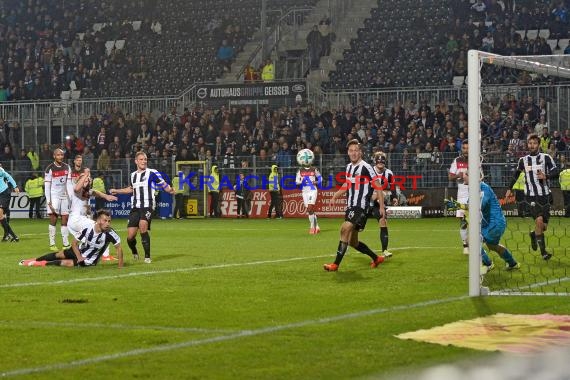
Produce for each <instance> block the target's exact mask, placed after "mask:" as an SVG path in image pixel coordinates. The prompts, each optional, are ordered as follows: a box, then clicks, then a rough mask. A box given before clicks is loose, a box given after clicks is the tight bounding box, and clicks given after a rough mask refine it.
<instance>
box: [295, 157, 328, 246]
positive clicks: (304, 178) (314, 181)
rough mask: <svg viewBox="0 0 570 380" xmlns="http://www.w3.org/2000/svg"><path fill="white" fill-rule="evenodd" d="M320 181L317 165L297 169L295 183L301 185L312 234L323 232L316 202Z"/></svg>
mask: <svg viewBox="0 0 570 380" xmlns="http://www.w3.org/2000/svg"><path fill="white" fill-rule="evenodd" d="M320 181H322V178H321V173H320V172H319V169H317V168H316V167H315V166H312V165H311V166H308V167H301V168H299V170H297V176H296V178H295V183H296V184H297V186H301V194H302V195H303V204H304V205H305V207H306V208H307V213H308V214H309V234H311V235H316V234H318V233H319V232H321V229H320V227H319V222H318V219H317V214H315V204H316V203H317V196H318V193H319V191H318V187H317V185H318V183H319V182H320Z"/></svg>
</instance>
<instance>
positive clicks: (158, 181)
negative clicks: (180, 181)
mask: <svg viewBox="0 0 570 380" xmlns="http://www.w3.org/2000/svg"><path fill="white" fill-rule="evenodd" d="M135 164H136V165H137V170H136V171H134V172H132V173H131V176H130V186H129V187H125V188H123V189H110V190H109V192H110V193H111V194H113V195H115V194H131V207H132V209H131V213H130V214H129V224H128V225H127V244H128V245H129V248H130V249H131V251H132V253H133V257H134V259H135V260H138V258H139V254H138V251H137V240H136V237H137V232H140V235H141V243H142V246H143V249H144V262H145V263H147V264H150V263H151V262H152V260H151V258H150V235H149V234H148V231H150V222H151V218H152V214H153V212H154V210H155V207H156V201H155V199H154V191H155V190H157V189H161V190H163V191H166V192H167V193H170V194H174V193H175V190H174V189H173V188H172V187H170V185H168V184H167V183H166V181H164V179H163V178H162V176H161V174H160V173H159V172H158V171H156V170H155V169H149V168H148V167H147V156H146V154H145V153H144V152H142V151H139V152H137V154H136V155H135Z"/></svg>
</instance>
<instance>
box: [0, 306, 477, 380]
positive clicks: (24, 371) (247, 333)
mask: <svg viewBox="0 0 570 380" xmlns="http://www.w3.org/2000/svg"><path fill="white" fill-rule="evenodd" d="M467 298H469V297H468V296H458V297H450V298H445V299H439V300H432V301H425V302H418V303H415V304H409V305H401V306H394V307H390V308H378V309H371V310H365V311H359V312H355V313H348V314H341V315H336V316H333V317H327V318H320V319H309V320H305V321H301V322H295V323H288V324H285V325H277V326H270V327H264V328H260V329H254V330H242V331H239V332H236V333H233V334H228V335H221V336H217V337H212V338H205V339H196V340H188V341H184V342H180V343H174V344H165V345H161V346H156V347H150V348H139V349H135V350H131V351H125V352H119V353H115V354H107V355H101V356H94V357H91V358H86V359H81V360H74V361H71V362H62V363H55V364H49V365H46V366H40V367H30V368H20V369H15V370H12V371H7V372H3V373H0V377H9V376H18V375H29V374H32V373H41V372H48V371H54V370H60V369H69V368H74V367H79V366H84V365H90V364H96V363H101V362H105V361H110V360H117V359H123V358H128V357H132V356H138V355H145V354H149V353H155V352H168V351H174V350H179V349H182V348H188V347H196V346H202V345H206V344H210V343H218V342H227V341H230V340H235V339H240V338H247V337H252V336H258V335H264V334H271V333H275V332H280V331H285V330H292V329H298V328H303V327H308V326H314V325H323V324H328V323H334V322H340V321H344V320H350V319H356V318H362V317H367V316H371V315H376V314H383V313H388V312H399V311H405V310H409V309H414V308H421V307H426V306H433V305H439V304H443V303H449V302H455V301H459V300H463V299H467Z"/></svg>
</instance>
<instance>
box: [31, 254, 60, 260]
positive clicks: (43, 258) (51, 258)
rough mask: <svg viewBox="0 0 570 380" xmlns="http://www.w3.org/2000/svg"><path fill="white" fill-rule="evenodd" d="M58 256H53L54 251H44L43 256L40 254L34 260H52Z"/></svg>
mask: <svg viewBox="0 0 570 380" xmlns="http://www.w3.org/2000/svg"><path fill="white" fill-rule="evenodd" d="M57 259H58V258H57V257H56V256H55V253H53V252H50V253H46V254H45V255H43V256H40V257H38V258H37V259H36V261H54V260H57Z"/></svg>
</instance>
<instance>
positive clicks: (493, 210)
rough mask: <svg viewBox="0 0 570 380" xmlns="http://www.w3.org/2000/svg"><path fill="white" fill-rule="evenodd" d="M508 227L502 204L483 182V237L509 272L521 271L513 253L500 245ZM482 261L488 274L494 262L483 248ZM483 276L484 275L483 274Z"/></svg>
mask: <svg viewBox="0 0 570 380" xmlns="http://www.w3.org/2000/svg"><path fill="white" fill-rule="evenodd" d="M506 227H507V221H506V219H505V216H504V215H503V210H502V209H501V204H500V203H499V200H498V199H497V196H496V195H495V192H494V191H493V189H491V187H490V186H489V185H487V184H486V183H485V182H481V237H482V239H483V242H484V243H485V244H486V245H487V247H488V248H489V249H490V250H491V251H495V252H497V253H498V254H499V256H501V258H502V259H503V260H505V262H506V263H507V268H506V269H507V270H513V269H519V268H520V267H521V266H520V264H519V263H517V262H516V260H515V259H514V258H513V255H512V254H511V251H509V250H508V249H507V247H505V246H504V245H501V244H500V241H501V237H502V236H503V233H504V232H505V228H506ZM481 260H482V262H483V266H485V267H486V272H487V271H489V270H491V269H493V267H494V265H493V261H491V259H490V258H489V255H488V254H487V252H486V251H485V249H484V248H483V247H481ZM482 274H483V273H482Z"/></svg>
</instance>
